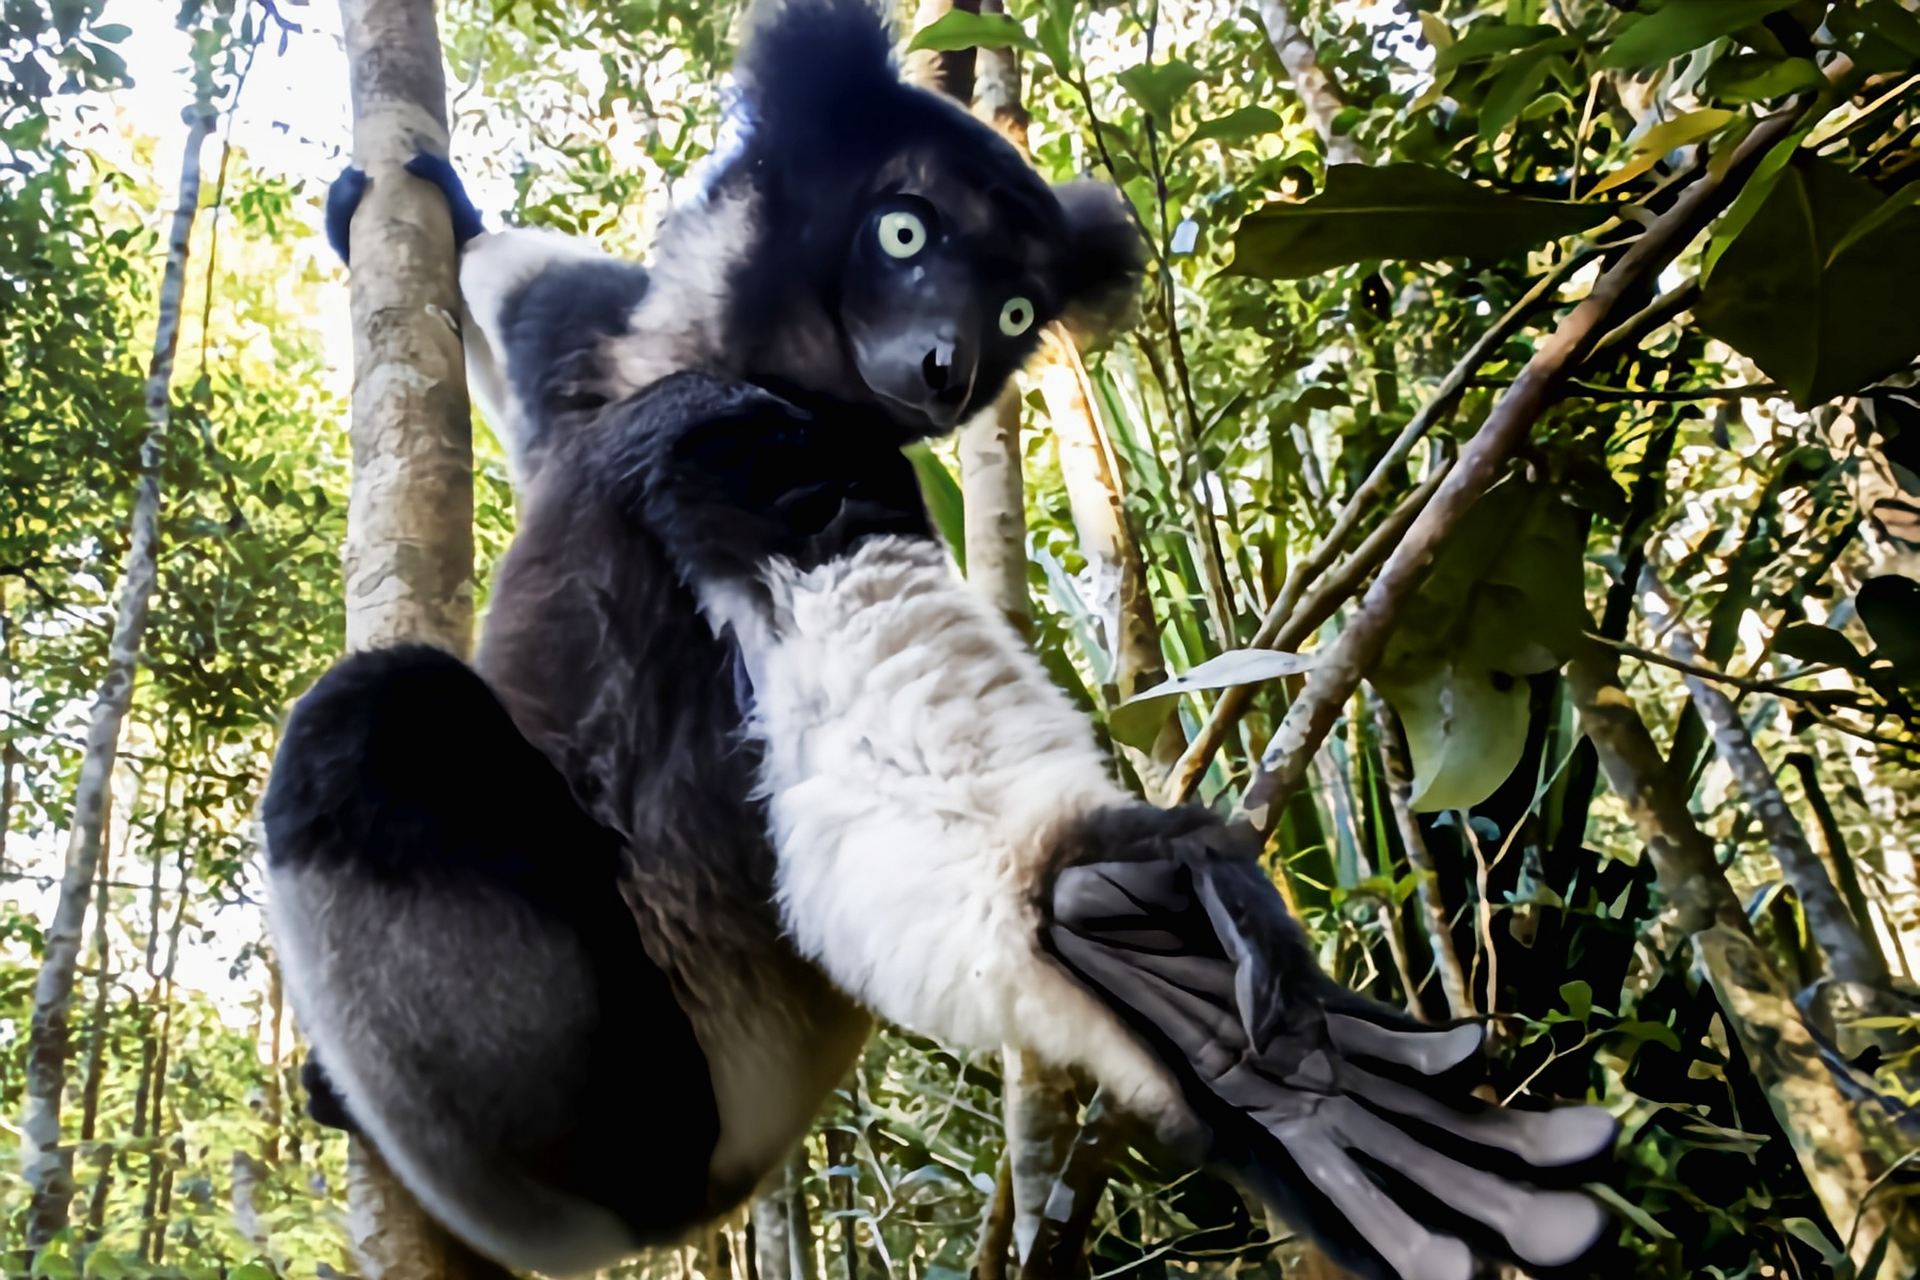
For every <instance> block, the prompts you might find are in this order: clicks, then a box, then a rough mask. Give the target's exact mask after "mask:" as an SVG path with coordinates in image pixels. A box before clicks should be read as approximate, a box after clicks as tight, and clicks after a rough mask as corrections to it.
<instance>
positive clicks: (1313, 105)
mask: <svg viewBox="0 0 1920 1280" xmlns="http://www.w3.org/2000/svg"><path fill="white" fill-rule="evenodd" d="M1259 13H1260V22H1261V25H1263V26H1264V27H1266V29H1267V39H1268V40H1269V41H1271V42H1272V44H1273V52H1274V54H1275V55H1276V56H1277V57H1278V58H1279V59H1280V65H1281V66H1283V67H1285V68H1286V69H1287V75H1288V77H1289V78H1290V79H1291V80H1292V81H1293V91H1294V93H1296V94H1297V95H1298V96H1299V98H1300V105H1301V107H1302V108H1304V109H1305V111H1306V113H1307V121H1308V123H1310V124H1311V125H1313V131H1314V132H1315V133H1317V134H1319V135H1320V140H1321V141H1322V142H1323V143H1324V144H1325V145H1326V148H1327V163H1328V164H1365V163H1366V162H1367V157H1366V153H1365V152H1363V151H1362V150H1361V149H1360V144H1359V143H1357V142H1356V141H1354V139H1353V136H1352V135H1351V134H1336V133H1335V132H1334V131H1333V122H1334V120H1335V119H1336V118H1337V117H1338V116H1339V114H1340V112H1341V110H1342V109H1343V108H1344V107H1345V106H1346V103H1344V102H1342V101H1341V99H1340V88H1339V86H1338V85H1336V84H1335V83H1334V81H1333V77H1332V76H1331V75H1329V74H1328V73H1327V72H1326V70H1324V69H1323V68H1322V67H1321V66H1320V60H1319V59H1318V58H1317V57H1315V56H1314V52H1313V41H1311V40H1309V39H1308V38H1307V35H1306V33H1305V32H1304V31H1302V30H1301V29H1300V24H1299V23H1298V22H1296V21H1295V20H1294V16H1293V10H1292V9H1291V8H1290V7H1289V6H1288V4H1287V3H1286V0H1260V3H1259Z"/></svg>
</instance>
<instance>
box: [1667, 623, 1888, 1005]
mask: <svg viewBox="0 0 1920 1280" xmlns="http://www.w3.org/2000/svg"><path fill="white" fill-rule="evenodd" d="M1655 625H1656V626H1658V625H1660V623H1659V620H1655ZM1667 648H1668V650H1669V651H1670V652H1672V654H1673V656H1674V657H1676V658H1678V659H1679V660H1680V661H1682V662H1686V663H1698V662H1699V660H1700V650H1699V647H1698V646H1697V645H1696V644H1694V641H1693V637H1692V636H1691V635H1689V634H1688V632H1687V629H1686V628H1685V627H1684V626H1682V625H1680V624H1679V623H1677V622H1676V623H1674V625H1673V628H1672V630H1671V631H1670V632H1668V634H1667ZM1684 679H1685V681H1686V685H1687V692H1688V693H1690V694H1692V695H1693V705H1694V709H1695V710H1697V711H1698V712H1699V713H1700V718H1701V719H1702V720H1703V721H1705V722H1706V726H1707V732H1708V733H1709V734H1711V735H1712V737H1713V749H1714V751H1715V753H1716V754H1718V755H1719V757H1720V759H1721V760H1723V761H1725V762H1726V765H1727V768H1728V769H1729V770H1731V771H1732V773H1733V780H1734V783H1735V785H1737V786H1738V787H1739V788H1740V794H1741V795H1742V796H1744V797H1745V798H1746V801H1747V804H1748V806H1749V807H1750V808H1751V809H1752V810H1753V813H1754V816H1755V817H1756V818H1757V819H1759V822H1760V830H1761V831H1762V832H1764V833H1765V834H1766V837H1767V847H1768V848H1769V849H1771V850H1772V851H1773V858H1774V861H1775V862H1777V863H1779V864H1780V874H1781V876H1782V877H1783V878H1784V879H1785V880H1786V882H1787V883H1788V884H1790V885H1792V886H1793V892H1794V895H1795V896H1796V897H1798V898H1799V899H1800V909H1801V911H1803V912H1804V913H1805V914H1806V919H1807V932H1808V933H1810V934H1812V935H1813V940H1814V942H1816V943H1818V944H1819V947H1820V950H1821V951H1822V952H1824V953H1825V955H1826V957H1827V972H1828V973H1830V974H1832V975H1833V976H1834V977H1836V978H1838V979H1839V980H1840V981H1842V982H1858V983H1863V984H1865V985H1867V986H1870V987H1885V986H1886V985H1887V967H1886V965H1885V964H1884V963H1883V962H1882V961H1881V959H1880V955H1879V953H1878V952H1877V951H1875V950H1874V949H1873V948H1872V947H1871V946H1869V945H1868V944H1867V940H1866V939H1865V938H1864V937H1863V936H1862V935H1861V932H1860V928H1859V926H1858V925H1856V924H1855V923H1854V920H1853V917H1852V916H1851V915H1850V914H1848V912H1847V905H1846V903H1845V902H1843V901H1842V900H1841V898H1840V891H1839V890H1838V889H1835V888H1834V886H1833V878H1832V877H1831V876H1829V875H1828V874H1827V868H1826V864H1825V863H1823V862H1821V861H1820V856H1819V855H1818V854H1816V853H1815V852H1814V851H1813V846H1812V845H1811V844H1809V843H1807V833H1806V830H1805V829H1804V828H1803V827H1801V825H1800V819H1798V818H1796V817H1794V816H1793V810H1791V809H1789V808H1788V807H1787V798H1786V796H1784V795H1782V794H1781V792H1780V784H1779V783H1778V782H1776V781H1774V777H1773V770H1772V769H1770V768H1768V767H1767V762H1766V759H1765V758H1764V757H1763V756H1761V754H1760V748H1758V747H1756V746H1755V745H1754V743H1753V735H1752V734H1750V733H1748V732H1747V726H1746V724H1745V723H1744V722H1743V721H1742V720H1741V719H1740V713H1739V712H1738V711H1737V710H1735V709H1734V705H1733V703H1732V702H1731V701H1729V700H1728V698H1727V695H1726V694H1724V693H1722V692H1721V691H1720V689H1719V688H1718V687H1717V686H1715V685H1714V684H1713V683H1712V682H1711V681H1708V680H1704V679H1702V678H1701V677H1699V676H1696V675H1693V674H1691V673H1688V674H1686V675H1685V676H1684Z"/></svg>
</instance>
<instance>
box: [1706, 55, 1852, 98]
mask: <svg viewBox="0 0 1920 1280" xmlns="http://www.w3.org/2000/svg"><path fill="white" fill-rule="evenodd" d="M1825 83H1826V77H1824V76H1822V75H1821V74H1820V68H1819V67H1818V66H1817V65H1815V64H1814V61H1813V59H1811V58H1776V57H1773V56H1772V55H1770V54H1764V53H1735V54H1729V55H1727V56H1726V57H1724V58H1720V59H1717V60H1716V61H1715V62H1714V64H1713V67H1712V69H1711V70H1709V71H1708V72H1707V78H1706V82H1705V85H1704V87H1705V90H1706V94H1707V96H1708V97H1710V98H1713V99H1714V100H1716V101H1719V102H1734V103H1744V102H1764V101H1766V100H1767V99H1769V98H1781V97H1785V96H1786V95H1787V94H1789V93H1800V92H1803V91H1805V90H1807V89H1817V88H1819V87H1820V86H1821V85H1822V84H1825Z"/></svg>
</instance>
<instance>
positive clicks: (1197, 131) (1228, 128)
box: [1180, 107, 1286, 147]
mask: <svg viewBox="0 0 1920 1280" xmlns="http://www.w3.org/2000/svg"><path fill="white" fill-rule="evenodd" d="M1285 123H1286V121H1284V120H1282V119H1281V118H1280V113H1279V112H1277V111H1270V110H1268V109H1267V108H1265V107H1241V108H1240V109H1239V110H1238V111H1229V112H1227V114H1225V115H1223V116H1217V117H1215V118H1214V119H1212V120H1203V121H1201V122H1200V124H1199V125H1197V126H1196V127H1195V128H1194V131H1193V132H1192V133H1190V134H1188V135H1187V136H1186V139H1185V141H1183V142H1182V143H1181V144H1180V145H1181V146H1183V147H1184V146H1188V145H1191V144H1192V143H1195V142H1205V141H1208V140H1211V141H1214V142H1220V143H1234V142H1246V141H1248V140H1249V139H1252V138H1259V137H1263V136H1265V135H1266V134H1269V133H1278V132H1280V128H1281V126H1282V125H1284V124H1285Z"/></svg>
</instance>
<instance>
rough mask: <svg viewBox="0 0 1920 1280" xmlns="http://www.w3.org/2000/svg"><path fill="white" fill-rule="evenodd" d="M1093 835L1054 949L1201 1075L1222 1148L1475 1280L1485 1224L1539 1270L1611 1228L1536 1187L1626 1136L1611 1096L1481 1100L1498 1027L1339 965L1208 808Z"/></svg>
mask: <svg viewBox="0 0 1920 1280" xmlns="http://www.w3.org/2000/svg"><path fill="white" fill-rule="evenodd" d="M1086 837H1087V838H1086V839H1085V841H1084V843H1083V844H1082V845H1081V848H1082V850H1084V853H1083V855H1082V858H1083V859H1084V860H1077V861H1076V862H1075V864H1074V865H1069V866H1067V867H1066V868H1065V869H1064V870H1062V871H1061V872H1060V873H1059V875H1058V878H1057V879H1056V881H1055V882H1054V886H1053V893H1052V902H1053V913H1052V921H1051V924H1050V926H1049V928H1048V934H1049V937H1048V939H1047V941H1048V942H1049V944H1050V946H1051V948H1052V950H1053V951H1054V954H1055V955H1056V956H1057V957H1058V958H1059V959H1060V960H1061V961H1062V962H1064V963H1065V964H1066V965H1067V967H1068V968H1069V969H1071V970H1072V971H1073V972H1074V973H1075V974H1077V975H1078V976H1079V977H1080V978H1081V979H1082V980H1083V981H1085V982H1087V983H1088V984H1090V985H1091V986H1093V987H1094V988H1096V989H1097V990H1098V991H1100V992H1101V993H1102V994H1103V995H1104V996H1105V997H1106V998H1107V999H1108V1001H1109V1002H1110V1003H1111V1005H1112V1006H1113V1007H1114V1008H1115V1009H1116V1011H1118V1012H1120V1013H1121V1015H1122V1016H1123V1017H1125V1018H1126V1019H1127V1021H1128V1022H1129V1023H1130V1024H1132V1026H1133V1028H1134V1030H1135V1031H1136V1032H1138V1033H1139V1034H1140V1035H1142V1036H1143V1037H1144V1038H1146V1039H1147V1040H1148V1041H1149V1042H1151V1043H1153V1044H1155V1045H1156V1046H1157V1047H1159V1048H1160V1049H1161V1051H1162V1055H1161V1056H1162V1058H1163V1060H1164V1061H1166V1062H1168V1063H1170V1064H1174V1065H1175V1069H1176V1071H1177V1072H1179V1073H1180V1074H1182V1075H1183V1079H1182V1081H1181V1083H1182V1087H1183V1091H1184V1092H1185V1093H1186V1095H1187V1097H1188V1100H1189V1103H1190V1104H1191V1105H1192V1106H1193V1107H1194V1109H1195V1111H1197V1112H1198V1113H1199V1114H1200V1116H1201V1118H1202V1119H1203V1120H1205V1121H1206V1122H1207V1123H1208V1124H1209V1125H1210V1126H1211V1127H1212V1128H1213V1131H1214V1143H1215V1147H1214V1151H1213V1155H1214V1157H1215V1158H1216V1159H1219V1160H1221V1161H1223V1162H1224V1163H1226V1164H1228V1165H1230V1166H1233V1167H1235V1168H1237V1169H1238V1170H1239V1171H1240V1172H1241V1173H1242V1174H1243V1175H1244V1176H1245V1177H1246V1178H1247V1180H1248V1181H1249V1182H1250V1183H1251V1184H1252V1185H1253V1188H1254V1189H1255V1190H1256V1191H1259V1192H1260V1193H1261V1194H1262V1195H1263V1196H1264V1197H1265V1198H1267V1199H1269V1200H1270V1201H1272V1202H1274V1204H1275V1207H1276V1208H1279V1209H1281V1210H1282V1211H1283V1212H1285V1213H1286V1214H1287V1216H1288V1217H1289V1218H1290V1219H1291V1220H1292V1221H1294V1222H1296V1223H1310V1224H1313V1226H1314V1227H1315V1229H1316V1233H1317V1234H1319V1235H1321V1236H1322V1243H1323V1244H1324V1245H1325V1246H1326V1247H1327V1248H1328V1250H1329V1252H1331V1253H1332V1254H1333V1256H1334V1257H1335V1258H1336V1260H1338V1261H1340V1262H1341V1263H1342V1264H1343V1265H1344V1266H1347V1267H1349V1268H1350V1269H1352V1270H1355V1271H1358V1272H1360V1273H1361V1274H1363V1275H1367V1276H1375V1277H1399V1278H1400V1280H1468V1277H1470V1276H1472V1275H1474V1274H1475V1272H1476V1267H1477V1264H1476V1262H1475V1258H1474V1250H1473V1249H1470V1248H1469V1245H1468V1243H1467V1242H1468V1241H1471V1242H1472V1244H1473V1246H1474V1247H1475V1248H1477V1249H1478V1250H1480V1251H1481V1252H1484V1253H1491V1254H1494V1255H1496V1256H1500V1255H1506V1256H1511V1257H1513V1258H1516V1259H1518V1260H1520V1261H1521V1262H1523V1263H1527V1264H1531V1265H1533V1266H1536V1267H1551V1266H1558V1265H1561V1264H1564V1263H1567V1262H1571V1261H1572V1260H1573V1259H1575V1258H1577V1257H1578V1256H1580V1255H1581V1254H1582V1253H1584V1252H1585V1251H1586V1250H1587V1248H1588V1247H1590V1246H1591V1245H1592V1244H1593V1243H1594V1242H1595V1240H1596V1239H1597V1238H1598V1236H1599V1235H1600V1233H1601V1231H1602V1230H1603V1228H1604V1227H1605V1225H1606V1219H1605V1216H1604V1214H1603V1213H1602V1211H1601V1210H1600V1207H1599V1206H1598V1205H1597V1204H1596V1203H1594V1201H1593V1200H1591V1199H1589V1198H1588V1197H1587V1196H1585V1195H1583V1194H1581V1193H1579V1192H1577V1191H1571V1190H1557V1191H1556V1190H1542V1189H1540V1188H1539V1187H1538V1186H1537V1185H1534V1184H1536V1183H1537V1182H1538V1181H1539V1180H1540V1176H1541V1174H1542V1173H1543V1172H1544V1171H1546V1170H1553V1169H1562V1170H1565V1169H1568V1168H1569V1167H1571V1166H1574V1165H1578V1164H1580V1163H1583V1162H1585V1161H1588V1160H1591V1159H1593V1158H1594V1157H1596V1156H1599V1155H1600V1154H1601V1153H1603V1152H1605V1151H1607V1150H1608V1149H1609V1148H1610V1146H1611V1144H1612V1140H1613V1136H1614V1130H1615V1126H1614V1122H1613V1120H1612V1117H1610V1116H1609V1115H1608V1114H1607V1113H1606V1112H1604V1111H1602V1110H1600V1109H1599V1108H1597V1107H1569V1108H1564V1109H1561V1110H1556V1111H1545V1112H1524V1111H1509V1110H1506V1109H1504V1108H1501V1107H1497V1106H1490V1105H1487V1104H1484V1103H1477V1102H1475V1101H1474V1100H1473V1099H1471V1098H1470V1097H1468V1096H1467V1095H1466V1089H1467V1088H1468V1087H1469V1086H1471V1084H1472V1083H1473V1080H1472V1078H1471V1069H1472V1066H1473V1065H1474V1064H1475V1063H1477V1062H1478V1060H1479V1056H1480V1055H1479V1054H1478V1053H1477V1050H1478V1049H1479V1047H1480V1042H1481V1033H1480V1029H1479V1028H1478V1027H1476V1026H1472V1025H1460V1026H1454V1027H1447V1028H1436V1027H1427V1026H1421V1025H1420V1024H1417V1023H1414V1022H1412V1021H1410V1020H1409V1019H1406V1018H1405V1017H1403V1016H1401V1015H1399V1014H1398V1013H1396V1012H1395V1011H1393V1010H1390V1009H1388V1008H1386V1007H1385V1006H1382V1005H1378V1004H1376V1003H1374V1002H1373V1001H1370V1000H1367V999H1365V998H1363V997H1361V996H1358V995H1356V994H1354V993H1353V992H1351V991H1348V990H1346V989H1345V988H1342V987H1340V986H1339V985H1337V984H1336V983H1334V982H1333V981H1332V980H1331V979H1329V978H1327V977H1326V976H1325V975H1324V974H1322V973H1321V971H1320V969H1319V966H1318V965H1317V964H1316V963H1315V961H1314V958H1313V956H1312V954H1311V952H1310V951H1309V950H1308V947H1307V942H1306V938H1305V935H1304V934H1303V933H1302V932H1301V931H1300V928H1299V926H1298V925H1297V924H1296V923H1295V922H1294V921H1293V919H1292V917H1291V916H1289V915H1288V914H1287V912H1286V909H1285V907H1284V906H1283V905H1282V903H1281V900H1280V897H1279V894H1278V892H1277V891H1276V890H1275V889H1274V886H1273V884H1272V882H1271V881H1270V880H1269V879H1268V878H1267V875H1266V873H1265V872H1264V871H1262V870H1261V868H1260V866H1259V864H1258V863H1257V862H1256V861H1254V860H1253V858H1252V857H1251V856H1249V855H1248V854H1247V853H1245V852H1243V851H1236V850H1234V849H1233V848H1232V847H1230V845H1231V842H1230V840H1229V837H1228V833H1227V832H1226V831H1225V830H1224V829H1223V828H1222V827H1220V826H1219V825H1218V823H1217V822H1215V821H1213V820H1212V819H1211V818H1210V817H1208V816H1207V815H1204V814H1198V813H1186V814H1182V813H1170V814H1146V815H1143V814H1139V813H1137V812H1135V811H1131V810H1123V811H1114V812H1112V813H1111V822H1110V825H1109V829H1108V830H1107V831H1099V830H1089V831H1088V832H1087V833H1086ZM1369 1175H1372V1176H1369Z"/></svg>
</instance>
